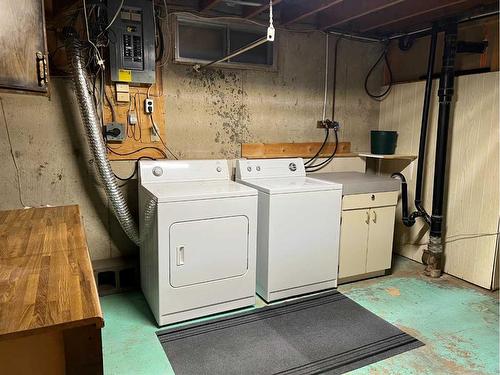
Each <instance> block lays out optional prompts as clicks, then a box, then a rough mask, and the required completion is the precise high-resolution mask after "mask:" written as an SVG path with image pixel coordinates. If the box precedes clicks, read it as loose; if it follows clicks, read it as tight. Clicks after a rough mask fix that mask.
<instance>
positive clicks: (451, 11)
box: [196, 0, 498, 37]
mask: <svg viewBox="0 0 500 375" xmlns="http://www.w3.org/2000/svg"><path fill="white" fill-rule="evenodd" d="M272 2H273V8H274V14H275V19H276V23H277V24H281V25H284V26H290V27H295V26H297V25H298V24H301V25H304V24H306V25H309V26H312V27H314V28H317V29H319V30H323V31H341V32H349V33H353V34H359V35H365V36H372V37H386V36H390V35H393V34H396V33H405V32H411V31H414V30H417V29H420V28H423V27H428V26H430V25H431V24H432V22H435V21H438V20H441V19H445V18H449V17H455V16H458V17H463V16H473V15H478V14H483V13H490V12H495V11H498V1H497V0H272ZM197 7H198V9H196V10H197V11H200V12H202V13H206V14H207V15H208V14H216V13H223V14H226V15H227V14H231V15H235V16H238V17H243V18H247V19H255V18H263V17H265V16H266V13H267V10H268V9H269V1H267V0H199V1H198V4H197Z"/></svg>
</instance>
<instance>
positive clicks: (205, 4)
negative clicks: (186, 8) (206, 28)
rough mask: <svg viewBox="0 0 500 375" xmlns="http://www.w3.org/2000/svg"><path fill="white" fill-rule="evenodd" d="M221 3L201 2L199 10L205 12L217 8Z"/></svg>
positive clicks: (212, 0) (207, 0)
mask: <svg viewBox="0 0 500 375" xmlns="http://www.w3.org/2000/svg"><path fill="white" fill-rule="evenodd" d="M220 2H222V0H200V1H199V5H198V8H199V9H200V12H204V11H207V10H210V9H212V8H214V7H216V6H217V4H219V3H220Z"/></svg>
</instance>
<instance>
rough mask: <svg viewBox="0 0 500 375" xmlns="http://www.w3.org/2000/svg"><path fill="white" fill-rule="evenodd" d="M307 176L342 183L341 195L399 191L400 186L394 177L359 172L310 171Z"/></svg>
mask: <svg viewBox="0 0 500 375" xmlns="http://www.w3.org/2000/svg"><path fill="white" fill-rule="evenodd" d="M308 177H311V178H317V179H319V180H323V181H331V182H336V183H339V184H342V194H343V195H353V194H367V193H380V192H384V191H399V189H400V186H401V182H400V181H399V180H396V179H394V178H391V177H385V176H378V175H373V174H366V173H361V172H330V173H311V174H308Z"/></svg>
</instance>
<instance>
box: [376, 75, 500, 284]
mask: <svg viewBox="0 0 500 375" xmlns="http://www.w3.org/2000/svg"><path fill="white" fill-rule="evenodd" d="M455 82H456V96H455V103H454V111H453V114H452V123H451V124H450V132H449V152H448V177H447V181H448V183H447V193H446V194H447V206H446V209H445V215H446V216H445V220H446V222H445V234H446V240H447V243H446V246H445V272H447V273H449V274H452V275H455V276H457V277H460V278H463V279H465V280H467V281H470V282H472V283H475V284H477V285H480V286H482V287H485V288H490V287H491V282H492V274H493V267H494V263H495V260H496V258H495V257H496V252H495V243H496V236H494V235H493V236H479V237H478V236H476V237H474V238H469V239H458V238H457V237H453V236H455V235H462V234H471V235H478V234H485V233H495V232H496V231H497V226H498V218H499V212H500V209H499V110H498V107H499V106H498V103H499V90H498V85H499V73H498V72H492V73H485V74H477V75H469V76H462V77H459V78H457V80H456V81H455ZM437 85H438V81H437V80H436V81H434V87H433V103H432V106H431V112H430V118H429V120H430V121H429V131H428V138H427V139H428V142H427V145H428V147H427V154H426V162H425V173H424V178H425V181H424V191H423V202H424V206H425V207H426V209H427V211H429V212H430V211H431V209H432V183H433V176H434V157H435V142H436V129H437V111H438V103H437ZM424 87H425V83H424V82H417V83H408V84H401V85H396V86H395V87H393V92H392V93H391V95H390V96H389V97H388V98H387V99H386V100H385V101H383V102H382V103H381V107H380V123H379V128H380V129H383V130H385V129H386V130H397V131H398V133H399V138H398V149H397V152H398V153H415V154H416V153H418V144H419V137H420V121H421V116H422V105H423V94H424ZM416 164H417V161H414V162H413V163H411V164H409V165H408V166H406V167H405V168H404V169H403V174H404V175H405V176H406V178H407V180H408V188H409V200H410V209H414V206H413V200H414V191H415V179H416ZM391 167H394V166H393V165H390V164H386V166H385V168H384V172H386V173H389V172H393V171H395V170H391V169H390V168H391ZM400 209H401V207H398V218H397V223H396V232H395V233H396V234H395V251H396V252H398V253H400V254H402V255H405V256H407V257H409V258H412V259H414V260H418V261H420V257H421V254H422V250H423V249H424V248H425V244H426V243H427V241H428V233H427V228H426V225H424V224H423V223H422V222H421V221H419V222H417V224H416V225H415V226H413V227H412V228H406V227H405V226H403V225H402V224H401V220H400V218H401V213H400V212H401V211H400Z"/></svg>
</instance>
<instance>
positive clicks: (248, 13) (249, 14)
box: [243, 0, 282, 19]
mask: <svg viewBox="0 0 500 375" xmlns="http://www.w3.org/2000/svg"><path fill="white" fill-rule="evenodd" d="M281 1H282V0H273V6H274V5H277V4H279V3H281ZM268 9H269V1H266V0H264V3H263V4H262V6H260V7H246V8H245V10H244V11H243V18H247V19H248V18H253V17H255V16H257V15H259V14H260V13H262V12H264V11H266V10H268Z"/></svg>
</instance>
